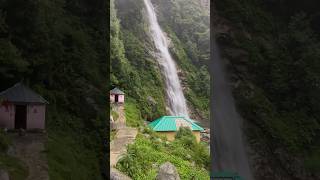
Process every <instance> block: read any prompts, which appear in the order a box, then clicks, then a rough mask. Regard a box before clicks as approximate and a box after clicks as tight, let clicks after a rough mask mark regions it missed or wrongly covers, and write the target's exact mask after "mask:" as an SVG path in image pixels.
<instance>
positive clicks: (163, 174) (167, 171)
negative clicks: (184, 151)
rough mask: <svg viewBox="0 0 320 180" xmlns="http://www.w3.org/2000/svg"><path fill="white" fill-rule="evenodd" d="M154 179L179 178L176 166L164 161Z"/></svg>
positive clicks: (178, 179) (171, 179)
mask: <svg viewBox="0 0 320 180" xmlns="http://www.w3.org/2000/svg"><path fill="white" fill-rule="evenodd" d="M156 180H180V176H179V174H178V171H177V169H176V167H175V166H174V165H173V164H171V163H170V162H166V163H164V164H162V165H161V166H160V168H159V172H158V175H157V177H156Z"/></svg>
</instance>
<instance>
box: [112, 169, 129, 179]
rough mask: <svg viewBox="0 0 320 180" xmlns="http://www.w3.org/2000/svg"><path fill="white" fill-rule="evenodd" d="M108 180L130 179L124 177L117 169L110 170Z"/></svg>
mask: <svg viewBox="0 0 320 180" xmlns="http://www.w3.org/2000/svg"><path fill="white" fill-rule="evenodd" d="M110 180H131V178H130V177H128V176H126V175H124V174H123V173H121V172H120V171H118V170H117V169H114V168H111V170H110Z"/></svg>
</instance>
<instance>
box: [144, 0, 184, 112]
mask: <svg viewBox="0 0 320 180" xmlns="http://www.w3.org/2000/svg"><path fill="white" fill-rule="evenodd" d="M144 4H145V6H146V9H147V14H148V20H149V26H150V31H151V36H152V39H153V41H154V44H155V47H156V49H157V50H158V53H159V54H158V55H159V56H158V58H157V59H158V61H159V64H160V66H161V67H162V74H163V76H164V77H165V83H166V94H167V100H168V106H169V111H170V114H171V115H176V116H186V117H189V114H188V109H187V104H186V100H185V97H184V95H183V91H182V88H181V85H180V81H179V77H178V73H177V68H176V65H175V62H174V60H173V58H172V57H171V55H170V53H169V47H168V42H167V39H166V36H165V35H164V32H163V31H162V30H161V28H160V25H159V23H158V19H157V15H156V12H155V9H154V7H153V5H152V3H151V2H150V0H144Z"/></svg>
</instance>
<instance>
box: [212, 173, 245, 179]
mask: <svg viewBox="0 0 320 180" xmlns="http://www.w3.org/2000/svg"><path fill="white" fill-rule="evenodd" d="M211 177H212V178H213V180H215V179H217V180H220V179H224V180H245V179H244V178H242V177H241V176H239V175H238V174H237V173H234V172H231V171H221V172H215V173H212V174H211Z"/></svg>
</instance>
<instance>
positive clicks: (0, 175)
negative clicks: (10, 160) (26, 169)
mask: <svg viewBox="0 0 320 180" xmlns="http://www.w3.org/2000/svg"><path fill="white" fill-rule="evenodd" d="M0 179H1V180H10V179H9V173H8V171H6V170H3V169H0Z"/></svg>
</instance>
